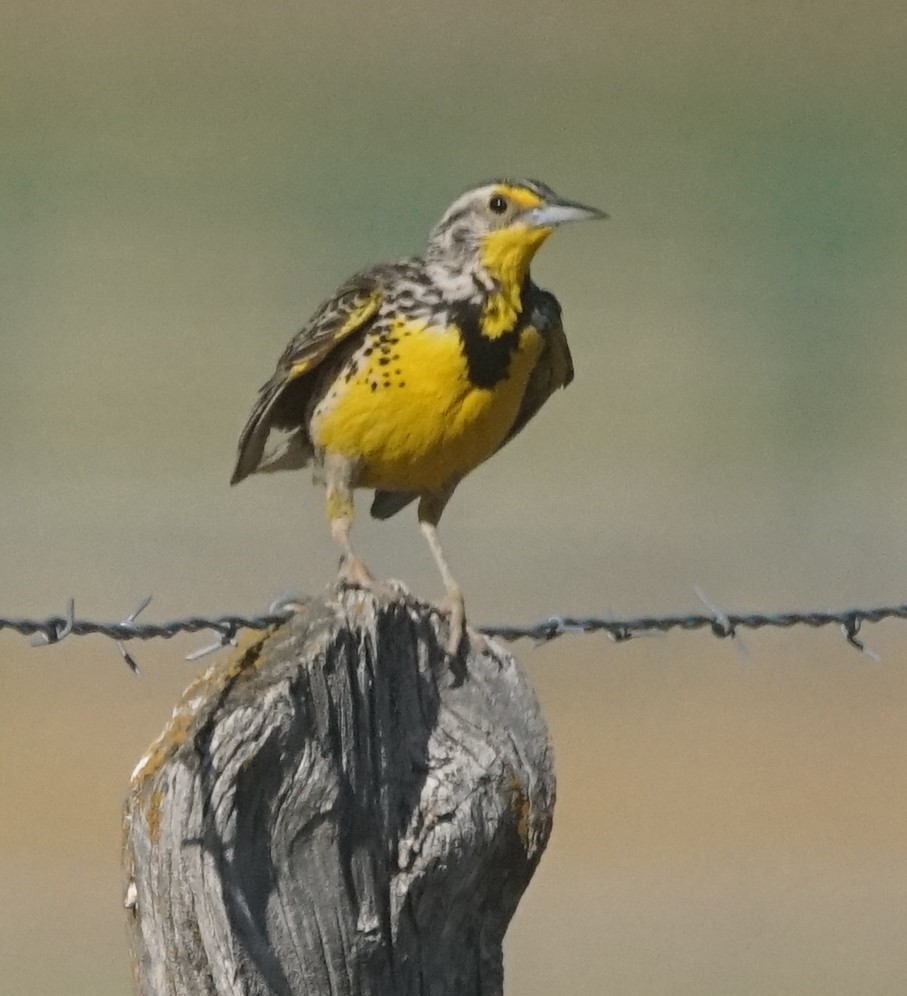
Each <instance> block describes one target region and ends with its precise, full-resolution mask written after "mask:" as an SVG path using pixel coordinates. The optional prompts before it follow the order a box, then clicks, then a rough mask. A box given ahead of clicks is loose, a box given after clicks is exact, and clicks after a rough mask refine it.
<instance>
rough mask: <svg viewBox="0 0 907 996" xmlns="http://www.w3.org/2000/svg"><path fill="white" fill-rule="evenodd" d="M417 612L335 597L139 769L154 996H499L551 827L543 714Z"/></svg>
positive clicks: (145, 950) (267, 641)
mask: <svg viewBox="0 0 907 996" xmlns="http://www.w3.org/2000/svg"><path fill="white" fill-rule="evenodd" d="M476 643H477V641H475V640H473V645H472V648H471V650H470V651H469V653H468V654H467V655H465V656H464V657H463V658H462V659H461V660H460V662H458V663H457V664H454V665H452V664H451V663H450V662H449V661H446V660H445V659H444V655H443V649H442V648H443V645H444V626H443V622H442V621H441V620H440V619H439V618H438V616H437V613H436V612H435V611H434V610H433V609H430V608H429V607H428V606H426V605H424V604H422V603H420V602H417V601H416V600H415V599H413V598H412V597H411V596H410V595H408V594H406V593H405V592H402V591H400V592H399V593H393V592H387V593H383V594H381V593H371V592H366V591H361V590H358V589H338V590H336V591H333V592H330V593H328V595H326V596H325V597H324V598H321V599H313V600H311V601H310V602H308V603H307V604H306V605H305V606H304V607H303V608H302V609H301V611H300V612H299V613H298V614H296V615H295V616H293V617H292V618H291V619H290V621H289V622H288V623H286V624H285V625H283V626H281V627H280V628H279V629H277V630H276V631H274V632H271V633H268V634H266V635H264V636H262V635H261V634H258V635H257V636H256V637H255V638H254V641H252V642H250V643H248V644H247V645H245V646H242V647H241V648H240V649H239V651H238V652H237V653H236V654H234V655H233V656H232V658H230V659H226V660H224V661H222V662H219V663H217V664H216V665H215V666H214V667H212V668H211V669H210V670H209V671H208V672H207V673H206V674H205V675H203V676H202V677H201V678H200V679H198V680H197V681H196V682H195V683H194V684H193V685H192V686H190V688H189V689H188V690H187V691H186V693H185V695H184V696H183V698H182V700H181V702H180V703H179V705H178V706H177V707H176V709H175V710H174V713H173V717H172V719H171V721H170V723H169V724H168V726H167V728H166V729H165V730H164V732H163V734H162V735H161V736H160V738H159V739H158V740H157V741H156V742H155V743H154V744H153V745H152V746H151V747H150V748H149V750H148V752H147V754H146V755H145V757H143V758H142V760H141V761H140V762H139V764H138V766H137V767H136V770H135V772H134V774H133V778H132V783H131V789H130V794H129V797H128V800H127V803H126V809H125V851H124V865H125V870H126V906H127V911H128V917H129V924H130V933H131V939H132V949H133V967H134V973H135V977H136V981H137V986H138V990H139V992H140V993H141V994H142V996H303V994H305V996H417V994H418V996H454V994H455V996H490V994H500V993H501V992H502V990H503V967H502V953H501V946H502V941H503V937H504V932H505V930H506V928H507V925H508V923H509V921H510V918H511V917H512V915H513V913H514V910H515V909H516V906H517V903H518V901H519V898H520V896H521V895H522V893H523V890H524V889H525V888H526V885H527V884H528V882H529V879H530V878H531V876H532V873H533V871H534V869H535V867H536V865H537V863H538V861H539V858H540V856H541V853H542V850H543V849H544V847H545V844H546V842H547V840H548V835H549V833H550V830H551V819H552V809H553V804H554V774H553V770H552V763H551V749H550V745H549V742H548V734H547V731H546V728H545V724H544V722H543V720H542V718H541V715H540V712H539V706H538V702H537V700H536V698H535V695H534V693H533V691H532V689H531V687H530V686H529V684H528V682H527V680H526V678H525V676H524V675H523V673H522V672H521V670H520V668H519V666H518V665H517V663H516V662H515V660H514V659H513V658H512V657H511V656H510V655H509V654H507V653H505V652H504V651H502V650H501V649H499V648H498V647H496V646H495V645H494V644H493V643H492V644H489V645H488V646H482V647H478V646H476Z"/></svg>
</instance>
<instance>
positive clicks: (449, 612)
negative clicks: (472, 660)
mask: <svg viewBox="0 0 907 996" xmlns="http://www.w3.org/2000/svg"><path fill="white" fill-rule="evenodd" d="M437 608H438V611H439V612H440V613H441V614H442V615H444V616H446V617H447V643H446V644H445V645H444V653H445V655H446V656H447V657H448V658H450V659H451V660H456V659H457V658H458V657H459V656H460V650H461V648H462V646H463V641H464V640H465V638H466V605H465V604H464V602H463V593H462V592H461V591H460V589H459V588H456V589H451V590H449V591H448V592H447V595H446V596H445V597H444V599H443V600H442V601H441V602H439V603H438V606H437Z"/></svg>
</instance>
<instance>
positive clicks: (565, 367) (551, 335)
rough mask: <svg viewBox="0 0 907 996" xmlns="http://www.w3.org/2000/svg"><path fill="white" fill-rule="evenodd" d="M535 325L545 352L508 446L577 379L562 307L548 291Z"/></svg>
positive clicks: (539, 304)
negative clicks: (545, 404) (540, 335)
mask: <svg viewBox="0 0 907 996" xmlns="http://www.w3.org/2000/svg"><path fill="white" fill-rule="evenodd" d="M532 324H533V325H534V326H535V327H536V328H537V329H538V330H539V332H541V334H542V352H541V354H540V355H539V358H538V362H537V363H536V365H535V367H534V368H533V370H532V373H531V374H530V375H529V383H528V384H527V385H526V393H525V394H524V395H523V403H522V404H521V405H520V410H519V412H518V413H517V417H516V420H515V421H514V423H513V427H512V428H511V430H510V432H509V433H508V434H507V438H506V439H505V440H504V442H503V443H501V446H506V445H507V443H509V442H510V440H511V439H513V437H514V436H515V435H517V433H519V432H521V431H522V430H523V429H524V428H525V426H526V425H527V423H528V422H529V421H530V420H531V419H532V418H533V417H534V416H535V414H536V413H537V412H538V410H539V409H540V408H541V407H542V405H543V404H544V403H545V402H546V401H547V400H548V399H549V398H550V397H551V395H552V394H554V392H555V391H556V390H557V389H558V388H560V387H566V386H567V385H568V384H569V383H570V382H571V381H572V380H573V358H572V357H571V356H570V347H569V346H568V345H567V337H566V335H564V326H563V324H562V323H561V306H560V305H559V304H558V303H557V298H556V297H555V296H554V295H553V294H549V293H548V292H547V291H539V299H538V301H537V302H536V305H535V308H534V309H533V314H532Z"/></svg>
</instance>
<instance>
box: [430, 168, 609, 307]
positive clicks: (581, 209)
mask: <svg viewBox="0 0 907 996" xmlns="http://www.w3.org/2000/svg"><path fill="white" fill-rule="evenodd" d="M594 218H607V215H606V214H605V213H604V212H603V211H599V210H598V209H597V208H592V207H586V206H585V205H584V204H578V203H577V202H576V201H568V200H565V199H564V198H563V197H558V195H557V194H555V192H554V191H553V190H552V189H551V188H550V187H547V186H546V185H545V184H544V183H539V181H538V180H495V181H493V182H491V183H483V184H482V185H481V186H478V187H473V188H472V189H471V190H467V191H466V193H464V194H462V195H461V196H460V197H458V198H457V200H455V201H454V202H453V204H451V206H450V207H449V208H448V209H447V211H446V213H445V215H444V217H443V218H442V219H441V220H440V221H439V222H438V224H437V225H436V226H435V227H434V229H433V230H432V232H431V234H430V235H429V238H428V257H429V259H431V260H436V261H438V262H444V263H447V264H449V265H450V266H451V267H455V268H462V269H464V270H471V271H473V272H477V274H478V275H479V276H480V277H481V276H482V275H487V276H488V277H490V278H491V279H492V280H493V281H494V282H495V283H496V284H498V285H500V286H503V287H505V288H506V287H514V288H515V289H518V288H520V287H521V286H522V284H523V281H524V280H525V278H526V274H527V273H528V271H529V264H530V262H531V261H532V257H533V256H534V255H535V253H536V252H537V250H538V248H539V246H541V244H542V243H543V242H544V241H545V239H547V238H548V236H549V235H550V234H551V233H552V232H553V231H554V229H555V228H556V227H557V226H558V225H562V224H564V223H565V222H567V221H588V220H592V219H594Z"/></svg>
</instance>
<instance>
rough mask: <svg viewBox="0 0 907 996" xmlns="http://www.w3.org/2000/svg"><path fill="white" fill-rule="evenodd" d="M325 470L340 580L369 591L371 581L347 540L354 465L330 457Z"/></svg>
mask: <svg viewBox="0 0 907 996" xmlns="http://www.w3.org/2000/svg"><path fill="white" fill-rule="evenodd" d="M324 469H325V483H326V485H327V505H328V519H329V520H330V523H331V535H332V536H333V537H334V541H335V542H336V543H337V544H338V545H339V547H340V549H341V550H342V551H343V559H342V560H341V562H340V576H341V578H342V579H343V580H344V581H347V582H349V583H350V584H355V585H359V587H361V588H371V587H372V586H373V584H374V578H373V577H372V575H371V573H370V571H369V569H368V568H367V567H366V566H365V564H364V563H363V562H362V560H361V559H360V558H359V557H358V556H357V555H356V554H355V553H354V552H353V544H352V542H351V540H350V530H351V529H352V527H353V489H352V486H351V483H350V482H351V480H352V476H353V471H354V469H355V465H354V464H353V462H352V461H350V460H349V459H347V458H345V457H339V456H333V455H331V456H328V457H326V458H325V462H324Z"/></svg>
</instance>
